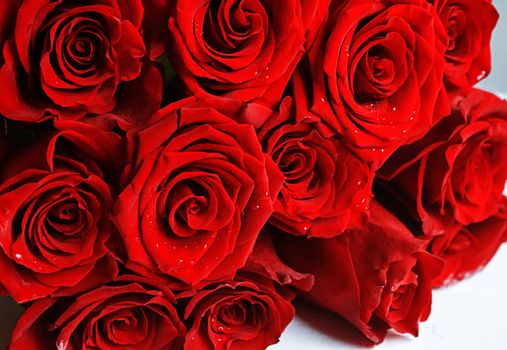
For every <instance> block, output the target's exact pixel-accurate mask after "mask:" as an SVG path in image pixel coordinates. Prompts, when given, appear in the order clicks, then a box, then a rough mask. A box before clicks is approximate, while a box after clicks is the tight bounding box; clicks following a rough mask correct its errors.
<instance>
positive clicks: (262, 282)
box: [183, 274, 294, 350]
mask: <svg viewBox="0 0 507 350" xmlns="http://www.w3.org/2000/svg"><path fill="white" fill-rule="evenodd" d="M284 292H287V291H284V290H283V289H280V291H278V290H277V288H275V285H274V284H273V282H271V281H270V280H268V279H264V278H262V277H260V276H258V275H255V274H244V275H243V274H242V275H241V277H238V279H237V280H233V281H226V282H222V283H219V284H216V285H210V286H207V287H206V288H204V289H202V290H200V291H198V292H196V293H195V295H193V296H192V297H191V298H190V299H189V301H188V303H187V305H186V307H185V319H186V320H187V322H188V323H189V324H190V326H189V330H188V333H187V335H186V338H185V345H184V347H183V349H184V350H194V349H200V350H208V349H209V350H240V349H249V350H264V349H266V347H268V346H269V345H272V344H275V343H277V342H278V339H279V337H280V335H281V334H282V332H283V330H284V329H285V327H287V325H288V324H289V323H290V321H292V319H293V318H294V307H293V306H292V304H291V303H290V300H291V299H292V298H293V294H292V293H284Z"/></svg>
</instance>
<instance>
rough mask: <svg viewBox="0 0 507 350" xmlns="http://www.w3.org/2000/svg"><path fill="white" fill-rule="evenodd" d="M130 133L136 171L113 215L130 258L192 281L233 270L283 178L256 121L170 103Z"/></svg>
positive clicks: (241, 262) (243, 256)
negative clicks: (145, 125)
mask: <svg viewBox="0 0 507 350" xmlns="http://www.w3.org/2000/svg"><path fill="white" fill-rule="evenodd" d="M131 139H132V140H133V142H134V143H135V149H136V152H135V154H134V158H133V159H132V164H133V167H134V176H133V177H132V179H131V180H130V183H129V184H128V185H127V186H126V188H125V190H124V191H123V193H122V194H121V195H120V197H119V199H118V201H117V204H116V219H115V222H116V224H117V226H118V228H119V230H120V232H121V234H122V237H123V240H124V242H125V245H126V247H127V252H128V255H129V259H130V261H131V262H132V263H137V264H140V265H143V266H145V267H147V268H150V269H155V270H157V271H160V272H162V273H163V274H165V275H166V276H169V277H172V278H175V279H177V280H179V281H182V282H184V283H186V284H190V285H195V284H197V283H199V282H201V281H214V280H218V279H222V278H226V277H228V276H229V277H232V276H233V275H234V273H235V272H236V271H237V270H238V269H239V268H241V267H242V266H243V265H244V264H245V262H246V259H247V258H248V256H249V255H250V253H251V252H252V249H253V247H254V244H255V241H256V239H257V236H258V235H259V232H260V230H261V229H262V227H263V226H264V224H265V223H266V221H267V220H268V218H269V217H270V216H271V214H272V213H273V202H274V200H275V198H276V196H277V195H278V191H279V190H280V186H281V183H282V180H283V179H282V178H281V174H280V173H279V172H278V170H277V169H276V167H275V165H274V164H273V162H272V161H271V160H270V159H269V158H268V157H267V156H265V155H264V154H263V153H262V149H261V146H260V144H259V141H258V140H257V136H256V134H255V131H254V129H253V127H252V126H251V125H241V124H238V123H236V122H235V121H234V120H232V119H229V118H228V117H226V116H225V115H223V114H221V113H219V112H218V111H216V110H214V109H213V108H211V107H198V106H192V105H187V106H183V107H181V108H180V109H175V108H174V107H173V106H168V107H167V108H166V109H164V110H162V111H160V120H159V121H158V122H157V123H155V124H154V125H153V126H151V127H149V128H147V129H145V130H142V131H140V132H139V133H132V135H131Z"/></svg>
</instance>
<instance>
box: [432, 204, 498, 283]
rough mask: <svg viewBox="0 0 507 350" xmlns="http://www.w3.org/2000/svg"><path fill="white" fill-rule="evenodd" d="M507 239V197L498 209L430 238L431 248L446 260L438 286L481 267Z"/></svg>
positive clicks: (458, 279)
mask: <svg viewBox="0 0 507 350" xmlns="http://www.w3.org/2000/svg"><path fill="white" fill-rule="evenodd" d="M506 240H507V199H506V198H505V197H504V198H503V201H502V204H501V205H500V209H499V211H498V213H495V214H494V215H492V216H491V217H489V218H488V219H486V220H484V221H482V222H479V223H474V224H471V225H468V226H464V227H459V226H458V227H455V228H453V229H449V230H447V231H446V232H444V233H443V234H442V235H439V236H436V237H434V238H433V239H432V240H431V244H430V246H429V251H430V252H432V253H433V254H435V255H437V256H439V257H441V258H442V259H444V260H445V267H444V270H443V271H442V273H441V274H440V276H439V278H437V279H436V280H435V281H434V285H435V286H443V285H447V284H449V283H451V282H455V281H460V280H462V279H464V278H466V277H468V276H469V275H471V274H472V273H474V272H476V271H478V270H480V269H481V268H483V267H484V266H486V264H487V263H488V262H489V261H490V260H491V258H493V256H494V255H495V253H496V252H497V251H498V248H499V247H500V245H501V244H502V243H504V242H505V241H506Z"/></svg>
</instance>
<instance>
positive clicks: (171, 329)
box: [9, 278, 185, 350]
mask: <svg viewBox="0 0 507 350" xmlns="http://www.w3.org/2000/svg"><path fill="white" fill-rule="evenodd" d="M138 280H141V282H142V281H143V279H139V278H132V280H129V279H124V281H123V282H115V283H110V284H108V285H105V286H102V287H100V288H98V289H94V290H92V291H89V292H87V293H84V294H82V295H79V296H77V298H61V299H52V298H47V299H43V300H39V301H37V302H35V303H33V304H32V305H30V306H29V307H28V309H27V310H26V312H25V313H24V315H23V316H21V318H20V319H19V320H18V323H17V325H16V328H15V330H14V333H13V335H12V339H11V344H10V347H9V349H11V350H25V349H32V350H46V349H47V350H49V349H55V348H57V349H58V350H66V349H68V350H71V349H86V350H88V349H125V350H179V349H180V348H181V345H182V342H183V337H184V335H185V326H184V325H183V323H182V322H181V321H180V319H179V317H178V314H177V312H176V310H175V308H174V303H175V300H174V296H173V295H172V294H168V291H161V290H159V289H157V288H155V287H152V286H149V285H147V284H144V283H139V282H138Z"/></svg>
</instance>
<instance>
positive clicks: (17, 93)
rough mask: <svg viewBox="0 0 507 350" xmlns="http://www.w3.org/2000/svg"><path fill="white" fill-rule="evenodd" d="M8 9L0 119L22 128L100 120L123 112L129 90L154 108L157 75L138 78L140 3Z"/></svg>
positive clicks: (43, 2)
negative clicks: (88, 117)
mask: <svg viewBox="0 0 507 350" xmlns="http://www.w3.org/2000/svg"><path fill="white" fill-rule="evenodd" d="M15 2H16V3H19V1H10V0H9V1H7V4H9V5H10V6H9V5H2V7H0V11H1V12H0V17H1V18H2V19H1V20H0V21H6V19H7V22H6V23H5V24H4V25H2V26H1V27H0V28H1V29H0V30H1V32H0V33H1V34H2V35H1V36H2V39H1V40H2V41H0V44H1V47H0V50H1V51H0V52H1V53H0V86H2V89H3V98H2V100H1V102H0V113H2V114H4V115H5V116H7V117H9V118H13V119H19V120H25V121H40V120H42V119H44V118H46V117H47V114H48V113H50V114H56V115H58V116H60V117H65V118H78V117H82V116H83V115H85V114H86V113H94V114H102V113H106V112H109V111H112V110H113V109H114V108H115V107H122V106H121V105H122V104H124V103H122V104H120V103H119V102H118V98H117V97H118V96H120V97H121V99H128V98H129V96H132V94H133V93H134V92H133V91H131V90H129V89H130V88H132V89H135V91H139V90H140V89H145V90H146V89H147V90H148V91H149V92H150V94H148V93H145V94H142V95H141V98H142V100H143V101H145V104H153V105H154V106H152V108H153V109H154V108H156V107H158V106H156V104H157V103H159V102H160V97H161V95H162V92H161V91H160V90H161V88H162V86H161V82H160V79H161V77H160V74H158V73H157V72H156V69H154V68H152V67H146V68H145V69H143V72H141V70H142V68H143V67H142V63H141V59H142V58H143V57H144V56H145V54H146V49H145V45H144V42H143V38H142V36H141V34H140V30H141V24H142V19H143V6H142V3H141V0H122V1H117V0H100V1H96V2H95V3H94V4H90V3H89V2H88V1H82V0H80V1H69V0H58V1H56V0H26V1H23V2H21V4H19V5H18V4H14V3H15ZM14 18H15V20H10V19H14ZM4 35H5V36H4ZM4 38H5V39H4ZM136 79H137V80H136ZM138 80H142V81H141V82H139V81H138ZM127 82H130V84H127V85H125V83H127ZM148 86H149V87H148ZM145 95H146V97H144V96H145ZM136 98H137V99H139V95H138V96H136ZM128 102H130V101H125V103H128ZM123 107H125V106H123ZM143 108H145V109H149V107H148V106H143ZM120 109H122V108H120ZM130 112H132V111H130ZM125 113H127V112H125ZM136 113H137V114H140V113H144V110H143V109H140V108H137V109H136ZM137 117H140V116H139V115H138V116H137Z"/></svg>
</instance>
